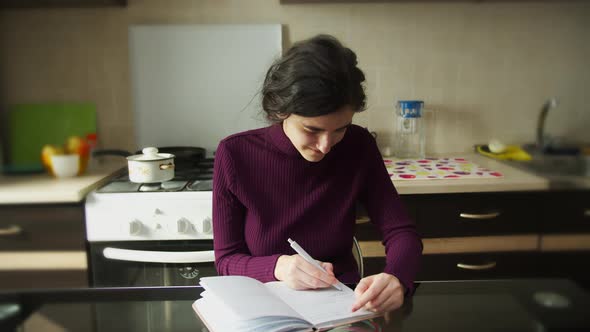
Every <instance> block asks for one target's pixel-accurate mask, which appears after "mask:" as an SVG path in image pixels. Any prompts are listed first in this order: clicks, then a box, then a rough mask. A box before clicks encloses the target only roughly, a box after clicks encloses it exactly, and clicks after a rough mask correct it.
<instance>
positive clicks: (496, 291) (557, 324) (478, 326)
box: [0, 279, 590, 332]
mask: <svg viewBox="0 0 590 332" xmlns="http://www.w3.org/2000/svg"><path fill="white" fill-rule="evenodd" d="M201 292H202V289H201V288H200V287H198V286H189V287H146V288H86V289H85V288H80V289H62V290H32V291H10V292H0V310H3V311H4V313H1V312H0V317H3V318H0V330H2V331H14V330H15V327H24V330H25V331H46V330H48V328H50V327H51V328H52V330H60V331H96V332H103V331H109V332H110V331H128V332H133V331H142V332H143V331H177V332H178V331H191V332H194V331H207V330H206V328H205V326H204V324H203V323H202V322H201V320H200V319H199V318H198V316H197V315H196V314H195V313H194V311H193V310H192V308H191V304H192V303H193V302H194V301H195V300H196V299H197V298H199V296H200V294H201ZM589 306H590V294H589V293H588V291H587V290H584V289H583V288H580V287H579V286H578V285H576V284H575V283H573V282H571V281H569V280H566V279H522V280H484V281H451V282H422V283H419V284H417V288H416V293H415V295H414V297H413V298H412V299H411V300H407V301H406V302H405V304H404V306H403V307H402V308H400V309H399V310H397V311H395V312H392V313H390V315H389V321H388V322H386V320H385V319H384V318H377V319H374V320H370V321H364V322H359V323H355V324H353V325H352V326H348V327H346V328H345V329H343V328H337V329H335V330H334V331H352V330H354V331H385V332H386V331H403V332H411V331H454V332H460V331H531V332H532V331H556V330H560V331H563V330H568V331H574V330H575V331H583V330H584V331H587V330H589V329H590V321H589V320H588V319H587V310H588V307H589ZM498 317H501V319H498Z"/></svg>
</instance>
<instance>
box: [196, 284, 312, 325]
mask: <svg viewBox="0 0 590 332" xmlns="http://www.w3.org/2000/svg"><path fill="white" fill-rule="evenodd" d="M200 284H201V286H203V288H204V289H205V290H206V292H207V295H206V296H207V297H212V298H214V299H215V302H218V303H221V304H223V305H225V306H226V307H227V308H228V309H229V310H231V312H232V313H233V314H234V315H235V316H237V317H239V319H240V320H249V319H253V318H257V317H264V316H283V317H296V318H300V319H303V318H302V317H301V315H299V314H298V313H297V312H296V311H294V310H293V309H292V308H291V307H290V306H288V305H287V304H285V303H284V302H283V301H282V300H281V299H279V298H278V297H276V296H274V295H273V294H272V293H271V292H269V291H268V289H267V288H266V287H264V284H263V283H261V282H260V281H258V280H256V279H252V278H248V277H242V276H223V277H203V278H201V280H200Z"/></svg>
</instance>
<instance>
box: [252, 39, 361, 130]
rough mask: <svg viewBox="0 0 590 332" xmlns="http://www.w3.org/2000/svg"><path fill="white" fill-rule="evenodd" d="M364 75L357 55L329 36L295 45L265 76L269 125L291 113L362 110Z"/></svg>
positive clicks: (311, 114) (264, 96)
mask: <svg viewBox="0 0 590 332" xmlns="http://www.w3.org/2000/svg"><path fill="white" fill-rule="evenodd" d="M364 81H365V75H364V74H363V72H362V71H361V70H360V69H359V68H358V67H357V60H356V54H355V53H354V52H353V51H352V50H351V49H349V48H347V47H344V46H343V45H342V44H341V43H340V42H339V41H338V40H337V39H336V38H334V37H332V36H329V35H318V36H316V37H313V38H310V39H307V40H303V41H300V42H297V43H295V44H294V45H293V46H292V47H291V48H290V49H289V50H288V51H287V52H286V53H285V54H284V55H283V56H282V57H281V58H279V59H278V60H276V61H275V62H274V63H273V64H272V66H271V67H270V68H269V70H268V72H267V73H266V78H265V79H264V84H263V86H262V108H263V110H264V112H265V113H266V117H267V118H268V119H269V120H270V121H272V122H281V121H282V120H284V119H285V118H286V117H287V116H289V115H290V114H297V115H300V116H304V117H314V116H320V115H325V114H329V113H332V112H335V111H338V110H340V109H341V108H342V107H344V106H350V107H352V108H353V109H354V110H355V111H356V112H361V111H364V110H365V107H366V104H365V99H366V96H365V90H364V84H363V82H364Z"/></svg>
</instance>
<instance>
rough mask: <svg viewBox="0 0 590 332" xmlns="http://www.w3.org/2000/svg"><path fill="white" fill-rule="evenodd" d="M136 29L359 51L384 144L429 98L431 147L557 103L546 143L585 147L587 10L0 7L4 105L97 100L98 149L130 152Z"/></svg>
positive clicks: (516, 136)
mask: <svg viewBox="0 0 590 332" xmlns="http://www.w3.org/2000/svg"><path fill="white" fill-rule="evenodd" d="M134 23H189V24H190V23H282V24H284V26H285V29H284V31H285V35H284V38H285V41H286V42H285V44H286V46H288V45H290V43H291V42H292V41H295V40H299V39H302V38H306V37H310V36H312V35H314V34H317V33H330V34H333V35H335V36H336V37H338V38H340V39H341V40H342V41H343V42H344V43H345V44H347V45H348V46H350V47H351V48H352V49H353V50H355V51H356V52H357V55H358V57H359V61H360V65H361V67H362V68H363V69H364V70H365V73H366V75H367V79H368V81H367V89H368V96H369V102H368V105H369V110H368V111H367V112H366V113H364V114H359V115H358V116H357V118H356V122H357V123H359V124H362V125H364V126H368V127H369V128H370V129H371V130H375V131H377V132H378V133H379V143H380V144H381V145H382V146H386V145H390V144H391V139H392V131H393V118H392V112H393V103H394V101H396V100H398V99H423V100H424V101H425V102H426V105H427V107H428V108H430V109H431V110H432V112H431V113H429V114H428V117H427V120H428V129H429V130H428V140H427V142H428V146H427V149H428V151H430V152H443V153H444V152H455V151H466V150H470V148H471V147H472V145H473V144H475V143H478V142H486V141H488V140H489V139H490V138H492V137H496V138H500V139H502V140H504V141H506V142H516V143H522V142H527V141H531V140H532V139H533V138H534V133H535V129H534V128H535V123H536V117H537V113H538V111H539V108H540V106H541V104H542V103H543V102H544V101H545V100H546V99H547V98H548V97H550V96H558V97H560V100H561V103H560V106H559V108H558V109H557V110H554V111H552V113H551V114H549V117H548V124H547V130H548V132H549V134H552V135H556V136H566V137H567V138H569V139H572V140H584V141H590V131H589V130H587V128H588V126H589V125H590V110H589V107H588V105H589V104H590V99H589V98H590V97H588V96H590V91H589V86H590V61H589V59H590V42H589V41H590V4H589V3H588V2H583V1H539V2H524V3H520V2H485V1H484V2H473V3H471V2H451V1H449V2H444V1H437V2H422V1H418V2H416V3H411V2H385V3H383V2H376V3H370V2H369V3H363V2H362V1H359V2H358V3H333V4H297V5H281V4H280V3H279V1H278V0H248V1H246V0H233V1H229V0H226V1H219V0H209V1H198V0H194V1H188V0H185V1H181V0H176V1H169V0H167V1H164V0H143V1H142V0H135V1H133V0H131V1H129V5H128V7H126V8H117V7H113V8H98V9H97V8H95V9H35V10H7V11H1V12H0V48H1V50H0V84H1V89H0V93H1V94H2V96H1V99H0V100H1V101H2V103H3V104H10V103H17V102H36V101H78V100H85V101H93V102H95V103H96V105H97V107H98V112H99V130H100V136H101V140H102V141H101V145H102V146H103V147H109V148H116V147H119V148H127V149H133V148H135V143H134V138H133V112H132V100H131V95H130V87H129V85H130V82H129V72H128V71H129V66H128V53H127V52H128V50H127V27H128V25H129V24H134Z"/></svg>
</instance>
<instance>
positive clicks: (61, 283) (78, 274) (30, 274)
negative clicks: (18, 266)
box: [0, 270, 88, 289]
mask: <svg viewBox="0 0 590 332" xmlns="http://www.w3.org/2000/svg"><path fill="white" fill-rule="evenodd" d="M71 287H88V272H87V271H86V270H59V271H52V270H45V271H0V289H16V288H23V289H25V288H71Z"/></svg>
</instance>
